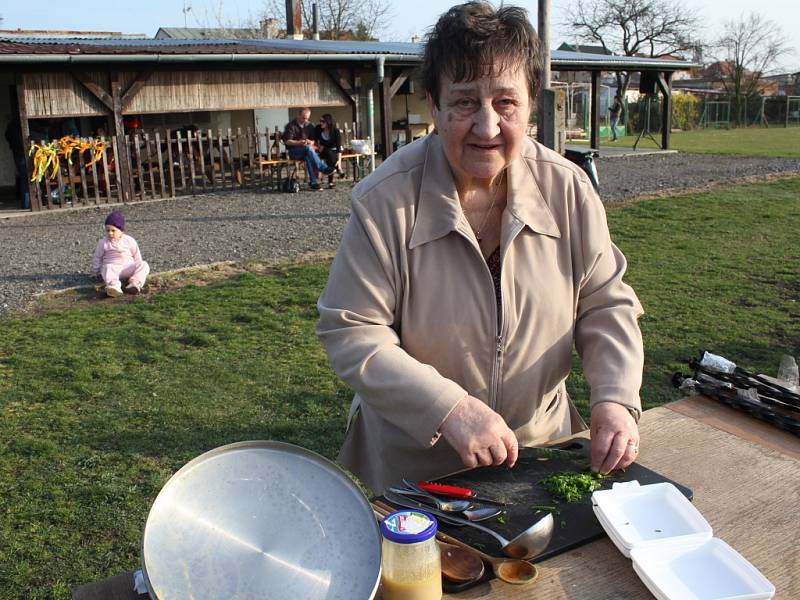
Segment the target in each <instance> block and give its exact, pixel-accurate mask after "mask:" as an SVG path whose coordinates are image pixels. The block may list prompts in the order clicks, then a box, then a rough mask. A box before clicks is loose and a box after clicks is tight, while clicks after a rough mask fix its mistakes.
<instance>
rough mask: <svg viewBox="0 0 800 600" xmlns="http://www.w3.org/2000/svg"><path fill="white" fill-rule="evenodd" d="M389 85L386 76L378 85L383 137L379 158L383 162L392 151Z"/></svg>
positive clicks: (390, 94)
mask: <svg viewBox="0 0 800 600" xmlns="http://www.w3.org/2000/svg"><path fill="white" fill-rule="evenodd" d="M387 75H388V74H387ZM391 83H392V82H391V78H390V77H388V76H387V77H384V78H383V81H382V82H381V83H379V84H378V102H379V103H380V105H381V135H382V136H383V153H382V155H381V156H382V157H383V159H384V160H386V159H387V158H388V157H389V155H390V154H391V153H392V151H393V147H392V92H391Z"/></svg>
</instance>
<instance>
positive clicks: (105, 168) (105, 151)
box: [100, 136, 111, 204]
mask: <svg viewBox="0 0 800 600" xmlns="http://www.w3.org/2000/svg"><path fill="white" fill-rule="evenodd" d="M100 139H101V140H103V142H105V145H104V146H103V181H104V182H105V185H106V204H111V180H110V179H109V177H108V145H109V144H110V143H111V138H110V137H108V136H106V137H102V138H100Z"/></svg>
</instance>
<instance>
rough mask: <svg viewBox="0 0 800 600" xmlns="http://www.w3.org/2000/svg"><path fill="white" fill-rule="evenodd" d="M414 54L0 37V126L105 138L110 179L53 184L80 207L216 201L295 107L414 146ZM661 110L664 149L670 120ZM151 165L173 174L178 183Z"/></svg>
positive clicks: (228, 42) (418, 130)
mask: <svg viewBox="0 0 800 600" xmlns="http://www.w3.org/2000/svg"><path fill="white" fill-rule="evenodd" d="M420 52H421V46H420V45H419V44H413V43H391V42H351V41H348V42H344V41H327V40H323V41H320V40H294V39H194V40H188V39H81V38H52V39H50V38H19V37H16V38H2V37H0V87H3V88H5V89H6V90H7V93H0V127H3V128H5V127H6V124H7V123H8V121H9V120H10V119H11V118H12V116H16V115H18V116H19V117H20V120H21V128H22V132H23V135H24V137H25V138H26V139H28V140H32V141H38V140H39V139H41V138H43V137H44V138H47V139H49V138H55V137H57V135H54V134H53V132H52V129H53V126H54V125H55V126H56V127H61V131H60V132H61V133H63V132H64V131H65V128H66V130H69V131H72V132H73V133H75V134H77V135H80V136H94V135H97V133H98V131H100V132H101V133H102V134H105V135H107V136H108V150H109V151H110V152H113V156H114V157H116V159H117V160H116V161H115V164H116V165H118V166H119V168H118V169H116V171H114V167H113V165H108V164H105V162H104V161H106V160H110V159H109V158H108V157H106V156H105V154H104V156H103V161H101V162H98V163H97V164H96V165H92V169H91V173H90V169H89V168H88V166H87V165H84V164H83V158H82V157H78V158H76V162H79V164H78V165H77V166H76V167H75V173H76V174H75V175H74V176H73V175H70V174H67V175H68V176H69V179H68V181H67V183H66V188H69V186H70V184H74V187H75V192H76V194H75V197H74V199H75V200H78V199H79V198H78V195H80V193H81V192H82V196H83V201H85V202H89V203H91V202H103V201H106V202H112V201H128V200H133V199H139V198H141V199H145V198H148V197H151V196H152V197H164V196H165V195H175V194H180V193H194V192H195V191H196V190H204V191H205V190H206V189H207V187H210V189H212V190H214V189H216V187H217V184H219V185H220V186H221V187H222V188H223V189H225V188H226V185H228V184H229V185H230V187H235V186H236V185H240V186H241V185H247V183H248V182H249V183H253V182H263V181H264V173H263V172H262V165H261V163H262V162H265V161H262V160H259V159H260V157H263V156H265V155H266V156H269V155H270V151H271V148H270V139H271V138H270V136H271V132H274V131H275V130H276V128H277V129H279V130H281V129H282V128H283V126H284V125H285V124H286V122H288V121H289V120H290V119H291V118H292V117H293V116H294V112H295V111H296V109H298V108H300V107H305V106H308V107H312V109H313V111H314V112H315V113H318V114H315V115H314V116H315V117H317V116H318V115H319V113H322V112H330V113H331V114H333V115H334V117H335V118H336V120H337V121H339V122H340V123H348V128H349V129H350V130H351V135H352V136H355V137H358V138H367V137H370V138H372V144H373V146H374V147H375V148H376V149H377V150H378V151H379V153H380V154H381V155H382V156H384V157H385V156H388V155H389V154H390V153H391V152H392V150H393V148H394V147H396V146H397V145H398V144H402V143H406V142H408V141H410V139H412V138H414V137H417V136H419V135H424V134H426V133H428V132H429V131H430V130H431V124H430V116H429V113H428V110H427V106H426V103H425V101H424V99H423V98H422V96H421V94H420V93H415V92H417V90H415V89H414V82H413V70H414V68H415V67H416V66H417V65H418V64H419V62H420V59H421V56H420ZM692 66H693V65H691V64H690V63H685V62H681V61H674V60H660V59H639V58H634V57H615V56H605V55H590V54H585V53H578V52H565V51H554V52H553V54H552V56H551V69H552V70H554V71H565V70H584V71H589V72H590V73H592V82H593V90H594V91H593V96H594V97H596V95H597V91H596V88H597V86H596V83H597V79H598V77H599V74H600V72H601V71H613V70H638V71H642V72H643V73H644V72H646V73H649V74H652V78H651V80H652V81H653V82H654V83H653V87H654V92H657V91H660V93H662V94H663V95H664V96H665V98H666V99H667V100H669V95H670V77H671V74H672V73H673V72H674V71H676V70H683V69H688V68H691V67H692ZM593 104H594V105H595V109H594V113H593V115H592V124H593V127H592V132H593V133H592V137H591V139H592V141H593V142H596V141H597V135H596V131H597V129H598V125H597V120H598V118H597V114H596V112H597V109H596V106H597V105H598V103H593ZM662 104H663V105H664V106H665V110H664V114H663V115H662V121H663V123H664V125H665V127H664V128H663V134H662V145H663V147H665V148H666V147H668V145H669V129H670V128H669V116H670V113H671V107H670V104H669V102H668V101H667V102H664V103H662ZM126 136H127V137H126ZM593 145H594V144H593ZM234 147H235V148H236V150H235V151H234ZM173 152H175V153H176V154H179V155H180V156H175V157H173V156H171V155H172V153H173ZM159 153H163V154H167V155H169V156H167V157H165V156H163V155H162V154H159ZM236 153H238V154H236ZM184 154H188V155H189V158H190V159H191V160H189V161H186V160H183V159H184V158H185V157H184V156H183V155H184ZM198 155H199V156H198ZM179 159H180V160H179ZM198 159H199V160H198ZM254 159H255V161H254ZM204 161H206V162H207V163H212V164H213V165H216V166H217V167H219V168H220V169H221V178H220V177H216V178H215V175H214V172H212V175H211V176H210V177H204V172H205V173H207V172H208V170H209V167H210V164H204ZM184 163H185V165H184ZM226 163H227V164H228V167H229V168H230V173H229V174H228V175H227V176H226V172H225V168H226ZM165 164H169V165H175V166H176V169H177V168H178V167H180V170H181V171H180V177H178V179H180V182H176V180H175V177H176V174H175V173H173V170H174V169H173V168H169V169H163V168H162V166H163V165H165ZM0 165H2V168H0V173H4V174H5V180H0V186H4V185H5V186H8V185H9V176H8V175H9V173H11V174H12V176H13V162H12V160H11V157H10V156H9V152H8V148H7V147H3V148H2V150H0ZM184 166H185V169H186V171H187V172H186V173H184V172H183V169H184ZM195 166H196V168H197V171H198V172H197V173H195V171H194V169H195ZM29 168H30V165H29ZM248 168H249V171H248ZM235 169H239V171H237V172H236V173H234V171H235ZM98 171H100V173H99V174H98ZM109 171H114V172H113V173H112V176H111V177H110V178H109V177H108V175H109ZM165 171H168V173H165ZM189 171H191V173H189ZM248 172H249V175H248ZM241 173H244V174H245V176H244V177H241ZM234 175H236V176H234ZM270 175H271V174H270ZM137 178H138V179H137ZM12 181H13V179H12ZM49 186H50V184H49V183H48V182H47V178H45V181H44V185H39V186H36V185H31V199H32V208H33V209H34V210H37V209H41V208H45V207H46V208H53V207H58V206H61V207H63V206H66V205H67V203H66V202H63V201H62V200H63V198H61V192H62V190H63V189H64V188H65V185H64V182H62V181H58V182H53V184H52V187H53V188H55V189H49ZM81 188H82V190H81Z"/></svg>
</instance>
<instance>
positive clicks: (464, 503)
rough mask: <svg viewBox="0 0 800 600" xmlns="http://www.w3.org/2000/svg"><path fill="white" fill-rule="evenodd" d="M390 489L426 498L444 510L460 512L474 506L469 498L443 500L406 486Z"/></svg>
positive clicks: (405, 494)
mask: <svg viewBox="0 0 800 600" xmlns="http://www.w3.org/2000/svg"><path fill="white" fill-rule="evenodd" d="M389 491H391V492H394V493H395V494H401V495H403V496H414V497H415V498H424V499H425V500H426V501H427V503H428V504H432V505H433V506H435V507H436V508H438V509H439V510H441V511H442V512H448V513H450V512H452V513H460V512H464V511H465V510H469V509H470V508H472V502H470V501H469V500H442V499H440V498H437V497H436V496H434V495H432V494H429V493H428V492H425V491H423V490H419V491H417V490H414V489H411V488H409V489H406V488H395V487H393V488H389Z"/></svg>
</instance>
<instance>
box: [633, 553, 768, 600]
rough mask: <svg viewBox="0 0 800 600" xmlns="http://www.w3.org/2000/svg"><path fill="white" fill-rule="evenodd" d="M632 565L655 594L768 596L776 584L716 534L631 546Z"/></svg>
mask: <svg viewBox="0 0 800 600" xmlns="http://www.w3.org/2000/svg"><path fill="white" fill-rule="evenodd" d="M631 559H632V560H633V568H634V570H635V571H636V573H637V574H638V575H639V578H640V579H641V580H642V581H643V582H644V584H645V585H646V586H647V587H648V589H649V590H650V591H651V592H652V593H653V595H654V596H656V598H659V599H666V600H768V599H769V598H772V597H773V596H774V595H775V586H774V585H772V584H771V583H770V582H769V580H768V579H767V578H766V577H764V575H762V574H761V572H760V571H759V570H758V569H756V568H755V567H754V566H753V565H752V564H750V563H749V562H748V561H747V560H746V559H745V558H744V557H743V556H742V555H741V554H739V553H738V552H736V550H734V549H733V548H731V547H730V546H729V545H728V544H726V543H725V542H724V541H722V540H721V539H719V538H711V539H708V540H694V541H690V542H687V541H685V540H684V541H683V542H675V543H672V542H667V541H664V542H661V543H659V544H658V545H653V546H650V547H640V548H634V549H633V550H631Z"/></svg>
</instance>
